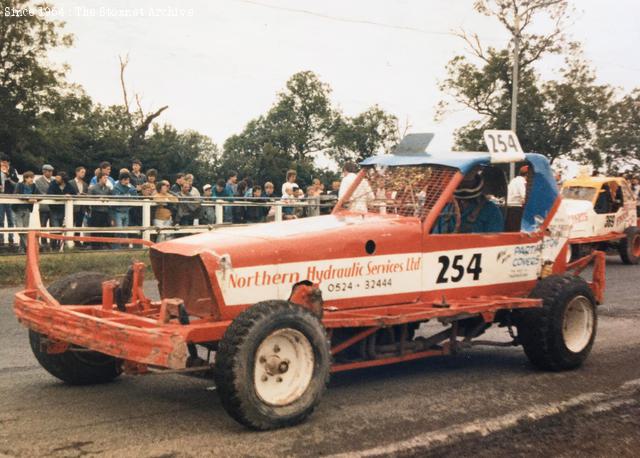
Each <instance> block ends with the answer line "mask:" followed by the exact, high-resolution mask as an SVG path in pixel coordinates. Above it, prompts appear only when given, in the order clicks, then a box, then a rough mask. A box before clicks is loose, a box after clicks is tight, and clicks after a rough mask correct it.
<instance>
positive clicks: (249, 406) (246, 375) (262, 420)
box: [214, 301, 331, 430]
mask: <svg viewBox="0 0 640 458" xmlns="http://www.w3.org/2000/svg"><path fill="white" fill-rule="evenodd" d="M330 359H331V358H330V356H329V345H328V342H327V337H326V334H325V331H324V327H323V326H322V323H321V321H320V320H319V319H318V317H316V316H315V315H314V314H313V313H311V312H310V311H309V310H307V309H304V308H302V307H299V306H297V305H294V304H291V303H289V302H285V301H267V302H261V303H258V304H256V305H254V306H253V307H251V308H249V309H247V310H245V311H244V312H243V313H241V314H240V315H239V316H238V317H237V318H236V319H235V320H234V321H233V322H232V323H231V325H230V326H229V328H227V331H226V332H225V335H224V337H223V339H222V340H221V341H220V344H219V347H218V352H217V353H216V361H215V371H214V374H215V379H216V386H217V388H218V393H219V395H220V400H221V402H222V405H223V406H224V408H225V410H226V411H227V412H228V413H229V415H231V417H233V418H234V419H235V420H236V421H238V422H239V423H241V424H243V425H245V426H247V427H249V428H252V429H257V430H268V429H275V428H281V427H285V426H292V425H295V424H298V423H300V422H302V421H303V420H304V419H306V418H307V417H308V416H309V415H310V414H311V412H313V410H314V408H315V407H316V405H317V404H318V403H319V402H320V398H321V396H322V394H323V393H324V390H325V387H326V384H327V381H328V378H329V366H330Z"/></svg>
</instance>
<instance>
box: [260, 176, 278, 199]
mask: <svg viewBox="0 0 640 458" xmlns="http://www.w3.org/2000/svg"><path fill="white" fill-rule="evenodd" d="M263 197H264V198H265V199H271V200H273V199H277V197H278V196H276V194H275V187H274V186H273V183H272V182H270V181H267V182H266V183H265V184H264V194H263Z"/></svg>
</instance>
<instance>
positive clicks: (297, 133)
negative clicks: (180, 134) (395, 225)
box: [221, 71, 398, 184]
mask: <svg viewBox="0 0 640 458" xmlns="http://www.w3.org/2000/svg"><path fill="white" fill-rule="evenodd" d="M330 94H331V88H330V87H329V85H328V84H326V83H323V82H322V81H320V79H319V78H318V76H317V75H316V74H315V73H313V72H310V71H304V72H299V73H296V74H294V75H293V76H292V77H291V78H290V79H289V80H288V81H287V83H286V89H285V90H284V91H282V92H280V93H279V94H278V96H277V99H276V102H275V103H274V105H273V106H272V107H271V108H270V109H269V111H268V112H267V113H265V114H264V115H263V116H260V117H258V118H256V119H253V120H251V121H249V122H248V123H247V125H246V126H245V128H244V130H243V131H242V132H241V133H240V134H237V135H233V136H231V137H229V138H228V139H227V141H226V142H225V144H224V154H223V158H222V166H221V167H222V169H221V172H222V173H224V174H225V175H226V174H228V173H229V172H230V171H231V170H233V171H237V172H239V173H240V175H241V176H251V177H252V178H254V179H257V180H259V181H261V182H263V181H266V180H269V181H276V184H279V183H280V182H281V181H279V180H284V178H285V172H286V170H287V169H289V168H295V169H296V170H297V172H298V177H299V179H300V181H301V183H307V184H308V183H310V181H311V179H312V178H317V177H320V176H323V177H327V178H333V176H334V174H332V173H330V172H327V171H325V170H322V169H319V168H318V167H316V166H315V163H314V161H315V159H316V158H318V156H320V155H324V157H326V158H331V159H334V160H335V161H336V162H339V163H340V162H344V161H345V160H358V159H360V158H364V157H367V156H369V155H371V154H374V153H376V152H379V151H386V150H388V149H389V148H390V147H391V146H393V145H394V144H395V143H396V142H397V137H398V134H397V119H396V117H395V116H392V115H390V114H388V113H386V112H385V111H384V110H382V109H381V108H380V107H378V106H377V105H375V106H373V107H371V108H370V109H368V110H367V111H365V112H363V113H361V114H359V115H357V116H355V117H353V118H348V117H344V116H343V115H342V114H341V113H340V111H339V110H338V109H336V108H334V107H333V105H332V103H331V99H330V97H329V96H330Z"/></svg>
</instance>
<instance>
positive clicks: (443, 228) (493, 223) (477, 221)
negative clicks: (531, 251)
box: [433, 170, 504, 234]
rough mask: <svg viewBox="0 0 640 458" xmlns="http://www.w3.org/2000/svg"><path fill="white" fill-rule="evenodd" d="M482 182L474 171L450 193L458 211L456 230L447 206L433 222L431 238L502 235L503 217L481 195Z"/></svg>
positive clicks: (453, 219)
mask: <svg viewBox="0 0 640 458" xmlns="http://www.w3.org/2000/svg"><path fill="white" fill-rule="evenodd" d="M483 190H484V179H483V178H482V174H481V173H480V172H478V171H477V170H473V171H471V172H470V173H468V174H467V175H466V176H465V177H464V179H463V180H462V182H461V183H460V185H459V186H458V189H456V190H455V192H454V197H455V199H456V203H457V204H458V206H459V207H460V223H459V224H460V226H459V227H457V221H456V220H457V217H456V216H455V213H456V212H455V208H454V205H453V204H451V203H450V204H447V205H446V206H445V208H444V209H443V210H442V214H441V215H440V218H438V220H437V221H436V225H435V228H434V230H433V233H434V234H450V233H454V232H459V233H463V234H469V233H483V232H502V231H503V230H504V217H503V216H502V211H501V210H500V207H498V206H497V205H496V204H495V203H493V202H492V201H490V200H489V199H487V197H486V196H485V195H484V193H483Z"/></svg>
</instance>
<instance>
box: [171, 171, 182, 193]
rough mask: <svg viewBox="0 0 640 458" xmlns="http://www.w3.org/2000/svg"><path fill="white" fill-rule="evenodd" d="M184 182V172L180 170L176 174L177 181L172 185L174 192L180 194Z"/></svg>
mask: <svg viewBox="0 0 640 458" xmlns="http://www.w3.org/2000/svg"><path fill="white" fill-rule="evenodd" d="M183 184H184V173H182V172H180V173H178V174H176V182H175V183H174V185H173V186H171V192H172V193H174V194H176V195H177V194H180V191H182V185H183Z"/></svg>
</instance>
